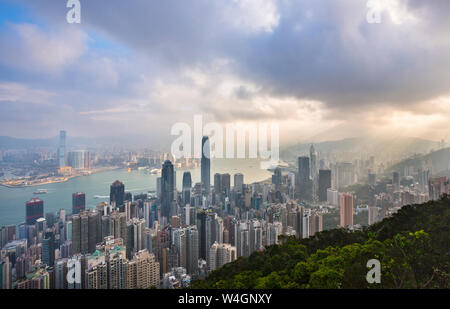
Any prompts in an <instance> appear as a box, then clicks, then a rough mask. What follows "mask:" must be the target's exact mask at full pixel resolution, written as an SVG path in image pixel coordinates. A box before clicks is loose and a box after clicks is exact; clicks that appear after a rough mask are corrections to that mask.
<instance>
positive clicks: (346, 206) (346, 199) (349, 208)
mask: <svg viewBox="0 0 450 309" xmlns="http://www.w3.org/2000/svg"><path fill="white" fill-rule="evenodd" d="M352 225H353V195H351V194H348V193H342V194H341V197H340V226H341V227H346V226H352Z"/></svg>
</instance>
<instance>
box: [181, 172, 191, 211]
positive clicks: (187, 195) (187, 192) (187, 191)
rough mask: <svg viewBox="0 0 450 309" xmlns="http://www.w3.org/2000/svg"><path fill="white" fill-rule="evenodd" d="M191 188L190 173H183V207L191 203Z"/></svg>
mask: <svg viewBox="0 0 450 309" xmlns="http://www.w3.org/2000/svg"><path fill="white" fill-rule="evenodd" d="M191 187H192V178H191V172H184V174H183V202H184V205H186V204H190V203H191Z"/></svg>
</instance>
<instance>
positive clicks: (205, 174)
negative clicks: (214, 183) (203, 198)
mask: <svg viewBox="0 0 450 309" xmlns="http://www.w3.org/2000/svg"><path fill="white" fill-rule="evenodd" d="M210 173H211V158H210V148H209V138H208V137H206V136H204V137H203V138H202V160H201V181H202V184H203V189H204V191H205V193H206V194H208V193H209V190H210V187H211V181H210Z"/></svg>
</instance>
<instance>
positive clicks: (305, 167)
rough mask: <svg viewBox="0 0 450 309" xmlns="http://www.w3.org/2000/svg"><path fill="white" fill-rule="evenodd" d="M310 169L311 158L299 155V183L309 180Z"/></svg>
mask: <svg viewBox="0 0 450 309" xmlns="http://www.w3.org/2000/svg"><path fill="white" fill-rule="evenodd" d="M309 176H310V169H309V158H308V157H299V158H298V182H299V184H304V183H307V182H308V181H309Z"/></svg>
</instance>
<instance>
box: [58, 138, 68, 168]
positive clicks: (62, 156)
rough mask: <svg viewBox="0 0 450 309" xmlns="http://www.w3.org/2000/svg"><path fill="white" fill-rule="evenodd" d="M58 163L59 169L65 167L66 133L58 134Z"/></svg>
mask: <svg viewBox="0 0 450 309" xmlns="http://www.w3.org/2000/svg"><path fill="white" fill-rule="evenodd" d="M58 161H59V167H64V166H66V131H60V132H59V147H58Z"/></svg>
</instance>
